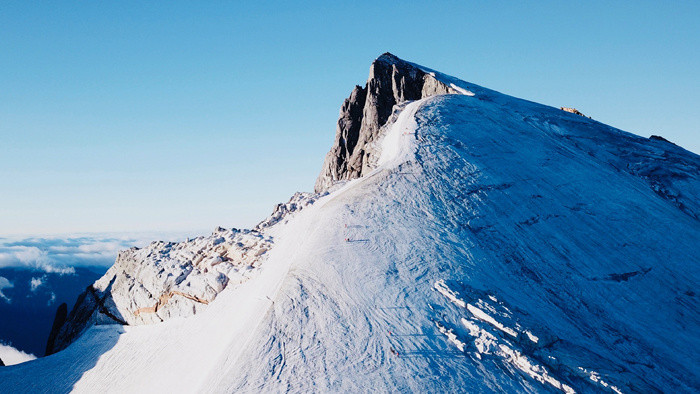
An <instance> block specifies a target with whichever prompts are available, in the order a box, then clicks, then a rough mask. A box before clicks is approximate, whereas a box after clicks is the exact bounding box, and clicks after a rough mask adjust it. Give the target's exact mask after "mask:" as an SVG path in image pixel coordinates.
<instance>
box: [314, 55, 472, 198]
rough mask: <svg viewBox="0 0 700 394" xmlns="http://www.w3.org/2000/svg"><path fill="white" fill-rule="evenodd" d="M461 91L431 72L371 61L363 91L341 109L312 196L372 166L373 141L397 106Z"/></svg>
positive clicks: (390, 59)
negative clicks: (328, 150)
mask: <svg viewBox="0 0 700 394" xmlns="http://www.w3.org/2000/svg"><path fill="white" fill-rule="evenodd" d="M450 93H455V94H457V93H462V92H460V91H459V90H458V89H456V88H455V87H453V86H448V85H447V84H445V83H444V82H442V81H440V80H438V79H437V78H436V77H435V73H433V72H430V71H428V70H426V69H423V68H421V67H418V66H417V65H415V64H413V63H409V62H406V61H404V60H401V59H399V58H398V57H396V56H394V55H392V54H390V53H385V54H383V55H381V56H380V57H379V58H377V60H375V61H374V62H373V63H372V66H371V67H370V69H369V78H368V79H367V83H366V84H365V86H364V87H361V86H355V89H353V91H352V93H351V94H350V97H348V98H347V99H345V102H343V105H342V107H341V108H340V117H339V118H338V125H337V128H336V135H335V142H334V143H333V147H332V148H331V150H330V152H328V154H327V155H326V159H325V161H324V163H323V168H322V170H321V174H320V175H319V177H318V179H317V180H316V185H315V190H316V192H320V191H324V190H326V189H328V188H329V187H330V186H331V185H332V184H333V183H334V182H336V181H339V180H347V179H355V178H359V177H360V176H362V175H363V174H366V173H367V171H368V170H371V169H373V168H374V166H375V162H376V152H377V150H376V147H375V144H374V143H375V142H376V141H377V139H378V138H379V137H380V136H381V132H380V130H381V129H382V127H384V126H385V125H386V124H387V122H388V121H389V120H390V117H391V114H392V110H393V108H394V106H395V105H397V104H402V103H404V102H406V101H411V100H419V99H421V98H425V97H430V96H435V95H438V94H450Z"/></svg>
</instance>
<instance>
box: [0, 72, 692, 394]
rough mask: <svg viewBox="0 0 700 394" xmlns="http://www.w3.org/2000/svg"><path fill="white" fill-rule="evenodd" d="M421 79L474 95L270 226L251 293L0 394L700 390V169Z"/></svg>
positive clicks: (437, 104)
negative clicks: (70, 393) (67, 393)
mask: <svg viewBox="0 0 700 394" xmlns="http://www.w3.org/2000/svg"><path fill="white" fill-rule="evenodd" d="M421 70H423V71H424V72H425V73H427V74H429V75H431V76H433V78H435V79H436V80H440V81H442V82H441V83H443V84H447V86H451V85H450V84H454V85H455V86H456V87H457V88H459V89H456V88H453V89H455V91H456V92H460V93H462V94H450V95H439V96H435V97H427V98H422V99H420V100H418V101H414V102H410V103H403V104H400V105H399V106H398V107H396V108H395V109H394V111H393V114H392V115H390V116H389V118H388V120H387V122H388V123H387V124H386V125H385V126H383V128H382V129H381V130H380V132H379V134H378V135H377V136H376V140H375V142H376V145H375V146H376V149H377V154H378V158H377V161H376V163H375V165H374V166H373V167H372V168H371V170H368V171H367V172H366V173H363V177H361V178H359V179H354V180H350V181H347V182H345V183H343V184H339V185H337V186H336V187H337V189H336V190H335V191H333V192H331V193H330V194H328V195H325V196H317V197H316V198H317V200H316V202H315V203H314V204H313V205H311V206H309V207H308V208H304V209H303V210H301V211H299V212H296V211H294V212H296V213H295V214H294V215H292V216H291V217H290V218H289V219H285V220H279V221H275V223H276V224H274V225H273V226H271V227H270V228H269V229H267V230H265V231H266V235H267V236H269V237H271V238H272V239H273V240H274V243H273V245H272V247H271V248H270V250H269V251H268V252H267V253H266V255H267V259H266V260H265V261H264V262H263V263H262V264H261V265H260V267H259V272H258V274H256V275H255V276H254V277H253V278H251V279H250V280H248V281H246V282H244V283H242V284H241V285H239V286H236V287H231V286H229V287H227V288H226V289H224V290H223V291H221V292H220V293H219V295H218V296H217V297H216V299H215V300H214V301H212V302H211V303H210V304H209V305H208V307H207V308H206V309H205V310H202V311H201V312H200V313H198V314H197V315H196V316H193V317H190V318H187V319H184V318H172V319H169V320H167V321H165V322H163V323H160V324H153V325H142V326H126V327H122V326H115V325H108V326H97V327H92V328H90V329H88V330H87V331H86V332H85V334H84V335H83V336H82V337H80V338H79V339H78V340H77V341H76V342H75V343H74V344H72V345H71V346H69V347H68V348H67V349H65V350H64V351H61V352H59V353H57V354H54V355H52V356H50V357H46V358H43V359H39V360H36V361H33V362H29V363H25V364H21V365H18V366H13V367H4V368H3V369H1V370H0V391H7V390H10V389H13V390H17V389H18V388H19V389H20V391H21V389H26V390H28V391H31V390H43V389H46V388H47V387H51V388H52V389H54V390H57V391H64V390H68V389H74V390H75V391H78V392H95V391H118V392H135V391H141V392H143V391H149V392H151V391H152V392H172V391H178V392H193V391H195V392H233V391H243V392H260V391H264V392H270V391H274V392H277V391H294V392H301V391H334V392H338V391H351V392H357V391H396V390H398V391H430V392H444V391H449V392H453V391H468V392H493V391H497V392H503V391H505V392H543V391H559V392H596V393H597V392H655V391H666V392H697V391H698V390H700V377H699V376H698V372H697V371H699V370H700V357H699V356H698V355H697V352H696V351H695V349H697V348H698V347H699V345H700V343H699V342H700V339H699V338H700V336H698V332H700V325H699V322H700V316H699V314H698V308H697V301H696V292H695V287H696V285H697V283H698V279H699V278H698V276H699V275H698V263H699V261H698V255H697V245H699V244H700V224H699V221H698V219H697V215H696V213H697V212H698V201H699V198H698V197H699V196H698V190H700V186H699V181H698V169H699V168H700V158H698V156H696V155H694V154H692V153H690V152H687V151H684V150H682V149H681V148H678V147H676V146H674V145H672V144H668V143H665V142H663V141H655V140H647V139H644V138H641V137H637V136H634V135H630V134H627V133H624V132H621V131H619V130H616V129H613V128H610V127H608V126H605V125H602V124H600V123H598V122H595V121H593V120H590V119H587V118H583V117H581V116H578V115H574V114H570V113H567V112H564V111H561V110H559V109H554V108H550V107H545V106H541V105H538V104H534V103H531V102H527V101H523V100H518V99H514V98H512V97H509V96H505V95H501V94H499V93H496V92H493V91H490V90H488V89H484V88H481V87H479V86H476V85H472V84H467V83H464V82H462V81H459V80H457V79H454V78H451V77H448V76H444V75H442V74H439V73H436V72H434V71H431V70H428V69H424V68H421ZM431 73H432V74H431ZM460 89H461V90H463V91H460ZM465 92H466V93H465ZM652 168H653V169H654V170H653V171H647V170H640V169H652ZM664 190H665V191H664ZM666 191H667V192H666ZM291 208H292V207H291V206H290V207H289V208H285V209H289V210H290V211H291V210H292V209H291ZM280 210H284V209H282V208H280Z"/></svg>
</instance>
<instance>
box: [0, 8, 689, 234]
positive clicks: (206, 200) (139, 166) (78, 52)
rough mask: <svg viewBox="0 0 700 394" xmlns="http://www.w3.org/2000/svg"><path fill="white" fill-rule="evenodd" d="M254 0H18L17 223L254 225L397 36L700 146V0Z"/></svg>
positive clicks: (120, 227) (639, 130)
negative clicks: (294, 0)
mask: <svg viewBox="0 0 700 394" xmlns="http://www.w3.org/2000/svg"><path fill="white" fill-rule="evenodd" d="M146 3H148V4H146ZM151 3H154V4H151ZM155 3H159V4H155ZM248 3H250V4H249V5H242V4H239V3H238V2H206V4H201V3H199V2H141V1H139V2H126V1H119V2H49V1H45V2H28V1H18V2H2V4H0V70H2V71H1V72H0V234H17V233H20V234H46V233H66V232H92V231H95V232H98V231H99V232H105V231H146V230H162V231H180V230H185V231H187V230H200V229H201V230H210V229H212V228H214V227H215V226H217V225H222V226H226V227H245V226H251V225H253V224H254V223H256V222H257V221H258V220H260V219H262V218H263V217H265V216H266V215H267V214H268V213H269V212H270V211H271V210H272V208H273V205H274V203H276V202H279V201H283V200H287V198H288V197H289V196H290V195H291V194H292V193H293V192H294V191H297V190H311V189H312V186H313V181H314V179H315V177H316V175H317V174H318V172H319V170H320V167H321V163H322V161H323V156H324V155H325V153H326V151H327V150H328V148H329V147H330V144H331V142H332V139H333V135H334V133H335V121H336V118H337V115H338V110H339V108H340V105H341V103H342V100H343V99H344V98H345V97H346V96H347V95H348V94H349V93H350V91H351V90H352V88H353V86H354V85H355V84H361V83H363V82H364V80H365V79H366V78H367V72H368V67H369V64H370V63H371V61H372V60H373V59H374V58H375V57H377V56H378V55H380V54H381V53H382V52H385V51H390V52H392V53H394V54H396V55H398V56H400V57H402V58H404V59H407V60H410V61H413V62H416V63H419V64H423V65H425V66H428V67H430V68H434V69H437V70H440V71H442V72H445V73H447V74H452V75H454V76H457V77H460V78H461V79H464V80H467V81H470V82H474V83H477V84H480V85H482V86H486V87H489V88H492V89H495V90H499V91H501V92H504V93H508V94H511V95H514V96H517V97H523V98H527V99H530V100H532V101H537V102H541V103H544V104H549V105H553V106H573V107H576V108H579V109H580V110H581V111H583V112H584V113H586V114H587V115H591V116H592V117H593V118H595V119H597V120H600V121H602V122H605V123H608V124H610V125H613V126H615V127H618V128H621V129H623V130H627V131H631V132H634V133H636V134H640V135H643V136H648V135H650V134H661V135H663V136H665V137H666V138H668V139H670V140H672V141H674V142H676V143H678V144H680V145H682V146H684V147H686V148H687V149H689V150H692V151H694V152H700V126H699V124H700V76H699V74H698V72H699V71H700V23H698V21H700V2H691V1H673V2H668V1H658V2H646V1H640V2H615V1H613V2H607V1H606V2H593V3H592V4H589V2H585V3H584V2H561V1H556V2H555V1H552V2H540V1H537V2H524V1H523V2H500V1H498V2H482V1H454V2H440V1H438V2H430V3H428V2H426V3H425V4H418V2H405V1H388V2H381V4H377V3H379V2H376V1H372V2H326V1H324V2H316V3H311V2H305V3H298V4H294V5H292V4H291V2H279V3H272V2H248ZM336 3H337V4H336ZM487 4H488V5H487Z"/></svg>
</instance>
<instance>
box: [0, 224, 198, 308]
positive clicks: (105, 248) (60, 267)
mask: <svg viewBox="0 0 700 394" xmlns="http://www.w3.org/2000/svg"><path fill="white" fill-rule="evenodd" d="M184 238H185V235H184V234H171V233H168V234H160V233H143V234H116V235H115V234H91V235H79V236H53V237H29V238H0V268H28V269H34V270H38V271H43V272H46V273H59V274H72V273H74V272H75V270H74V268H73V267H104V268H106V267H110V266H111V265H112V264H113V263H114V260H115V258H116V257H117V253H118V252H119V251H120V250H124V249H128V248H130V247H133V246H137V247H142V246H145V245H147V244H149V243H150V242H151V241H156V240H167V241H175V240H181V239H184ZM3 279H4V278H3ZM3 285H6V287H7V286H8V284H3V283H2V282H0V297H2V287H3ZM40 285H41V279H40V278H37V283H33V284H32V287H33V288H36V287H38V286H40ZM9 286H11V284H9Z"/></svg>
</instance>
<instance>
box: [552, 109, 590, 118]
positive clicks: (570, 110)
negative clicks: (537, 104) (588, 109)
mask: <svg viewBox="0 0 700 394" xmlns="http://www.w3.org/2000/svg"><path fill="white" fill-rule="evenodd" d="M559 109H561V110H562V111H564V112H569V113H572V114H575V115H579V116H583V117H584V118H590V116H586V115H584V114H583V112H581V111H579V110H577V109H576V108H570V107H561V108H559Z"/></svg>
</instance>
